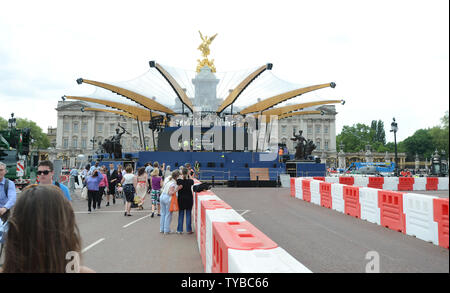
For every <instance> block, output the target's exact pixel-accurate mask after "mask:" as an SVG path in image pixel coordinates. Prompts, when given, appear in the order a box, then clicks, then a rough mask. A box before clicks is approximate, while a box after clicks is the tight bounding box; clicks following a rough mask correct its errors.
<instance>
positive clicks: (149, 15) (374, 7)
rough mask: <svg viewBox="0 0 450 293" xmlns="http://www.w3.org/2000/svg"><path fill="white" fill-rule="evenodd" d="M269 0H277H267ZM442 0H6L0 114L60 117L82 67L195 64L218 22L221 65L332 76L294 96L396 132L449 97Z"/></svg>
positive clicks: (315, 79)
mask: <svg viewBox="0 0 450 293" xmlns="http://www.w3.org/2000/svg"><path fill="white" fill-rule="evenodd" d="M274 3H276V4H274ZM448 6H449V2H448V1H443V0H442V1H439V0H432V1H400V0H396V1H384V0H382V1H235V0H231V1H220V2H218V1H151V2H149V1H98V0H96V1H22V0H18V1H7V2H4V3H2V8H1V10H0V101H1V102H2V107H1V109H2V110H1V111H0V116H1V117H3V118H5V119H7V118H8V117H9V115H10V113H11V112H14V113H15V114H16V117H22V118H28V119H30V120H33V121H35V122H36V123H37V124H38V125H39V126H41V127H42V128H43V130H44V131H46V130H47V127H48V126H52V127H55V126H56V111H55V110H54V109H55V107H56V104H57V101H58V100H60V97H61V96H62V95H81V94H84V95H88V94H90V93H92V92H93V91H94V88H93V87H91V86H89V85H84V84H83V85H77V84H76V82H75V80H76V79H77V78H79V77H83V78H87V79H93V80H99V81H105V82H115V81H117V82H119V81H126V80H131V79H133V78H135V77H137V76H140V75H141V74H143V73H145V72H146V71H148V70H149V66H148V61H150V60H156V61H157V62H159V63H160V64H165V65H169V66H173V67H177V68H183V69H186V70H195V67H196V66H197V61H196V60H197V59H200V57H201V55H200V52H199V51H198V50H197V47H198V45H199V44H200V37H199V34H198V30H200V31H202V33H203V34H206V35H208V36H210V35H213V34H215V33H218V36H217V37H216V39H215V40H214V42H213V43H212V45H211V55H210V58H213V59H214V60H215V65H216V68H217V71H220V72H226V71H236V70H241V69H247V68H252V67H256V66H261V65H263V64H265V63H268V62H271V63H273V65H274V66H273V69H272V73H273V74H274V75H276V76H277V77H279V78H281V79H284V80H286V81H289V82H292V83H297V84H302V85H314V84H320V83H327V82H332V81H334V82H336V84H337V86H336V88H335V89H326V90H319V91H316V92H312V93H308V94H305V95H302V96H301V97H299V98H297V100H296V101H310V100H317V99H341V98H343V99H345V100H346V101H347V103H346V104H345V105H344V106H341V105H336V108H337V111H338V112H339V114H338V115H337V117H336V118H337V119H336V120H337V129H336V130H337V133H339V132H340V131H341V129H342V126H343V125H352V124H354V123H358V122H362V123H366V124H370V122H371V121H372V120H378V119H381V120H383V121H384V123H385V125H386V132H387V140H388V141H392V140H393V137H392V135H391V134H389V128H390V126H389V125H390V122H391V121H392V117H396V119H397V121H398V124H399V132H398V139H399V140H403V139H405V138H406V137H408V136H410V135H412V134H413V133H414V132H415V131H416V130H417V129H419V128H423V127H432V126H435V125H438V124H439V123H440V121H439V119H440V118H441V117H442V116H443V115H444V113H445V111H446V110H448V108H449V102H448V97H449V84H448V80H449V76H448V75H449V7H448Z"/></svg>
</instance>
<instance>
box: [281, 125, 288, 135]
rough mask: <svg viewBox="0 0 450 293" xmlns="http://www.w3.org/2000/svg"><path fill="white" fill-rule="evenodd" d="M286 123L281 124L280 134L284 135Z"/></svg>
mask: <svg viewBox="0 0 450 293" xmlns="http://www.w3.org/2000/svg"><path fill="white" fill-rule="evenodd" d="M286 128H287V127H286V125H281V134H282V135H286Z"/></svg>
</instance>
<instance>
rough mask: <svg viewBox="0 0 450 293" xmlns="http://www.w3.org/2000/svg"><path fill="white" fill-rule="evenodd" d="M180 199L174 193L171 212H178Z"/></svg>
mask: <svg viewBox="0 0 450 293" xmlns="http://www.w3.org/2000/svg"><path fill="white" fill-rule="evenodd" d="M178 210H179V208H178V199H177V196H176V195H175V194H174V195H172V199H171V200H170V209H169V211H170V212H178Z"/></svg>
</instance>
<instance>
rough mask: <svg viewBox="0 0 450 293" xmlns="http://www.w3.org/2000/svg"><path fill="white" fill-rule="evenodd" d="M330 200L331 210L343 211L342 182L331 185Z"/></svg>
mask: <svg viewBox="0 0 450 293" xmlns="http://www.w3.org/2000/svg"><path fill="white" fill-rule="evenodd" d="M331 200H332V207H331V208H332V209H333V210H335V211H338V212H341V213H344V212H345V202H344V184H339V183H335V184H332V185H331Z"/></svg>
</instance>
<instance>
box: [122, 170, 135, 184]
mask: <svg viewBox="0 0 450 293" xmlns="http://www.w3.org/2000/svg"><path fill="white" fill-rule="evenodd" d="M123 178H124V179H125V180H124V181H123V184H124V185H125V184H133V179H134V174H130V173H127V174H125V175H123Z"/></svg>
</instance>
